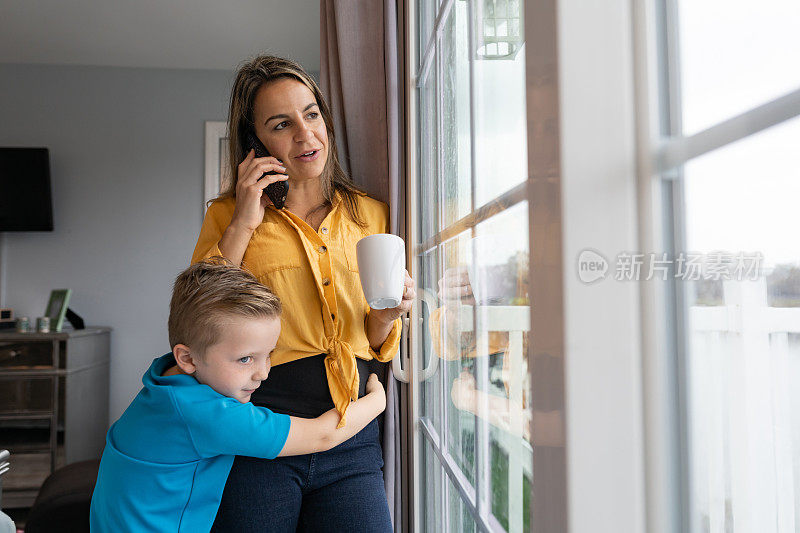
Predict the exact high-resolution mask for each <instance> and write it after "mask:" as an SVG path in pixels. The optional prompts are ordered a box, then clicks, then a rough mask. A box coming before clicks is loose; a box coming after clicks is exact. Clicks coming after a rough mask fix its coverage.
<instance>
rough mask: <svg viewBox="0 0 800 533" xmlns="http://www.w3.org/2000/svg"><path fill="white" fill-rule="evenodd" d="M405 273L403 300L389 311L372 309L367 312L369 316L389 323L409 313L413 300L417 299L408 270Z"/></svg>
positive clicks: (413, 283) (414, 285) (414, 286)
mask: <svg viewBox="0 0 800 533" xmlns="http://www.w3.org/2000/svg"><path fill="white" fill-rule="evenodd" d="M405 272H406V279H405V282H404V284H403V299H402V300H401V301H400V305H398V306H397V307H392V308H390V309H372V310H371V311H370V312H369V314H370V315H371V316H374V317H375V318H378V319H380V320H381V321H382V322H385V323H389V322H394V321H395V320H397V319H398V318H400V317H401V316H403V315H405V314H406V313H408V312H409V311H411V304H413V303H414V298H416V297H417V291H416V284H415V282H414V280H413V279H412V278H411V276H410V275H409V273H408V270H406V271H405Z"/></svg>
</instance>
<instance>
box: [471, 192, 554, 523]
mask: <svg viewBox="0 0 800 533" xmlns="http://www.w3.org/2000/svg"><path fill="white" fill-rule="evenodd" d="M473 247H474V248H475V262H474V265H475V266H474V267H472V268H471V272H470V274H471V278H470V279H471V281H472V289H473V293H474V294H475V298H476V300H477V301H478V303H479V305H478V308H477V309H478V316H477V324H478V330H477V331H478V335H477V355H476V365H483V367H484V371H483V372H482V371H481V370H480V369H478V370H477V371H476V375H477V376H478V379H477V382H476V385H475V389H476V395H477V402H476V403H477V412H478V416H480V417H481V418H482V419H484V420H485V421H487V422H488V426H489V428H490V432H489V435H490V438H489V446H490V449H489V450H488V452H489V458H490V460H489V462H490V469H491V473H490V476H491V477H490V479H491V486H490V491H491V501H492V514H494V516H495V518H497V520H498V522H499V523H500V524H501V525H502V526H503V527H504V528H505V529H506V530H507V531H521V530H522V529H523V528H524V524H525V517H526V516H527V515H528V512H527V508H528V507H527V505H528V502H529V500H530V489H531V480H532V472H531V469H532V461H533V455H532V448H531V445H530V424H531V410H530V401H529V397H528V396H529V391H530V373H529V372H528V365H527V360H528V359H527V350H528V330H529V326H530V314H529V307H528V304H529V301H528V203H527V202H522V203H520V204H517V205H515V206H513V207H511V208H509V209H507V210H506V211H504V212H502V213H500V214H498V215H496V216H494V217H492V218H490V219H489V220H488V221H486V222H483V223H481V224H479V225H478V226H477V228H476V237H475V239H474V241H473ZM482 376H485V378H484V377H482ZM484 380H485V381H484ZM554 409H555V406H554ZM539 414H540V415H544V416H545V417H546V416H551V417H552V416H553V415H552V414H551V413H548V412H546V411H545V412H542V413H539ZM525 530H526V531H527V529H525Z"/></svg>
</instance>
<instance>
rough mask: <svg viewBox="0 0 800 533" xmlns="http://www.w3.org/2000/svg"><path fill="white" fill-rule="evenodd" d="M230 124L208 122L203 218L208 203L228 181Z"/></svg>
mask: <svg viewBox="0 0 800 533" xmlns="http://www.w3.org/2000/svg"><path fill="white" fill-rule="evenodd" d="M227 130H228V124H227V123H226V122H222V121H212V120H207V121H206V150H205V151H206V164H205V174H206V176H205V187H204V193H205V194H204V198H203V216H205V214H206V208H207V206H208V201H209V200H211V199H213V198H215V197H216V196H217V195H218V194H219V191H220V190H221V189H222V187H224V186H225V184H226V181H227V179H228V131H227Z"/></svg>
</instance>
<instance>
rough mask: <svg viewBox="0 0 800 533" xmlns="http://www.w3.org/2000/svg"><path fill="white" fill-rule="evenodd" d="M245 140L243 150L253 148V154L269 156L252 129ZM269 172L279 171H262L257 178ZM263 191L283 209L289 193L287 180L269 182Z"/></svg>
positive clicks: (276, 205) (278, 207)
mask: <svg viewBox="0 0 800 533" xmlns="http://www.w3.org/2000/svg"><path fill="white" fill-rule="evenodd" d="M245 142H246V147H245V152H249V151H250V150H253V151H254V152H255V154H254V155H255V156H256V157H269V152H267V148H266V147H265V146H264V145H263V144H262V142H261V141H260V140H258V137H256V134H255V133H253V132H252V131H251V132H248V134H247V138H246V139H245ZM278 161H280V159H278ZM281 164H283V161H281ZM269 174H279V172H276V171H274V170H271V171H269V172H264V174H262V175H261V177H260V178H258V179H259V180H261V179H263V178H264V176H267V175H269ZM264 192H266V193H267V196H268V197H269V199H270V200H272V204H273V205H274V206H275V207H276V208H277V209H283V204H284V203H286V195H287V194H288V193H289V183H288V182H287V181H276V182H275V183H270V184H269V185H267V188H266V189H264Z"/></svg>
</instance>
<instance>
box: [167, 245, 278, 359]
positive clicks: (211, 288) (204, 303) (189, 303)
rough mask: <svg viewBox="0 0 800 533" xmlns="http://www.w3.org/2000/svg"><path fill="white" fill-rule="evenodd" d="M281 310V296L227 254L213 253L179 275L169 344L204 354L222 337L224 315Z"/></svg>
mask: <svg viewBox="0 0 800 533" xmlns="http://www.w3.org/2000/svg"><path fill="white" fill-rule="evenodd" d="M280 314H281V301H280V299H279V298H278V297H277V296H275V294H274V293H273V292H272V291H271V290H269V289H268V288H267V287H265V286H264V285H262V284H261V283H259V282H258V280H257V279H256V278H255V276H253V275H252V274H251V273H249V272H247V271H246V270H244V269H242V268H240V267H237V266H235V265H234V264H233V263H231V262H230V261H228V260H227V259H225V258H224V257H220V256H216V257H211V258H209V259H206V260H204V261H201V262H199V263H195V264H193V265H192V266H190V267H189V268H187V269H186V270H184V271H183V272H181V273H180V274H179V275H178V277H177V278H176V279H175V285H174V286H173V288H172V300H171V301H170V304H169V322H168V329H169V344H170V346H171V347H175V345H176V344H185V345H186V346H189V347H190V348H191V349H192V350H193V351H195V352H197V353H198V355H201V354H202V353H203V352H204V351H205V350H206V348H208V347H209V346H213V345H214V344H215V343H216V342H217V341H218V340H219V337H220V323H221V322H222V319H224V317H226V316H240V317H248V318H272V317H276V318H277V317H278V316H280Z"/></svg>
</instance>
